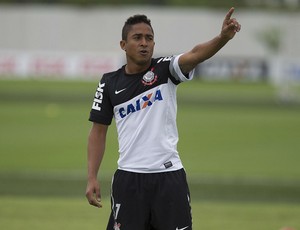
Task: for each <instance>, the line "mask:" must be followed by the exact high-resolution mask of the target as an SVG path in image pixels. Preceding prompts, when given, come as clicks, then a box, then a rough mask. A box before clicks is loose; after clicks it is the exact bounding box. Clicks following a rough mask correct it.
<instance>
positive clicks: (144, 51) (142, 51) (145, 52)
mask: <svg viewBox="0 0 300 230" xmlns="http://www.w3.org/2000/svg"><path fill="white" fill-rule="evenodd" d="M148 53H149V52H148V51H147V50H140V54H141V55H142V56H146V55H147V54H148Z"/></svg>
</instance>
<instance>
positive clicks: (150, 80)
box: [142, 68, 157, 85]
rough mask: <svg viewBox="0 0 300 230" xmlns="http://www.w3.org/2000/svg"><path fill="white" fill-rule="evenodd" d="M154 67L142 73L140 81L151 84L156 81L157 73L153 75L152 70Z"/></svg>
mask: <svg viewBox="0 0 300 230" xmlns="http://www.w3.org/2000/svg"><path fill="white" fill-rule="evenodd" d="M153 69H154V68H152V69H151V70H150V71H148V72H147V73H145V74H144V76H143V79H142V83H143V84H144V85H152V84H154V82H156V81H157V75H155V74H154V73H153V72H152V71H153Z"/></svg>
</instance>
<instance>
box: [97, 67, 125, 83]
mask: <svg viewBox="0 0 300 230" xmlns="http://www.w3.org/2000/svg"><path fill="white" fill-rule="evenodd" d="M122 73H123V67H121V68H120V69H118V70H116V71H112V72H107V73H105V74H103V76H102V78H101V81H103V82H110V81H113V80H114V79H116V78H117V77H118V76H120V75H121V74H122Z"/></svg>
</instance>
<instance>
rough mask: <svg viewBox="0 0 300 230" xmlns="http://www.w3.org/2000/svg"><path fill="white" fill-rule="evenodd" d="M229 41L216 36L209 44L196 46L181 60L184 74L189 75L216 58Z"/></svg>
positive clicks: (180, 63)
mask: <svg viewBox="0 0 300 230" xmlns="http://www.w3.org/2000/svg"><path fill="white" fill-rule="evenodd" d="M228 41H229V39H226V38H223V37H222V36H221V35H219V36H216V37H215V38H213V39H211V40H210V41H208V42H205V43H201V44H198V45H196V46H195V47H194V48H193V49H192V50H191V51H189V52H187V53H185V54H183V55H182V56H181V57H180V59H179V65H180V68H181V71H182V72H183V73H189V72H190V71H191V70H192V69H194V68H195V67H196V66H197V65H198V64H199V63H201V62H203V61H205V60H207V59H209V58H211V57H212V56H214V55H215V54H216V53H217V52H218V51H219V50H220V49H221V48H222V47H223V46H225V45H226V43H227V42H228Z"/></svg>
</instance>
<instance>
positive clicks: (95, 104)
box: [92, 82, 105, 111]
mask: <svg viewBox="0 0 300 230" xmlns="http://www.w3.org/2000/svg"><path fill="white" fill-rule="evenodd" d="M104 86H105V83H102V84H100V82H99V85H98V88H97V90H96V93H95V98H94V102H93V106H92V109H94V110H98V111H100V110H101V104H102V99H103V88H104Z"/></svg>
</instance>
